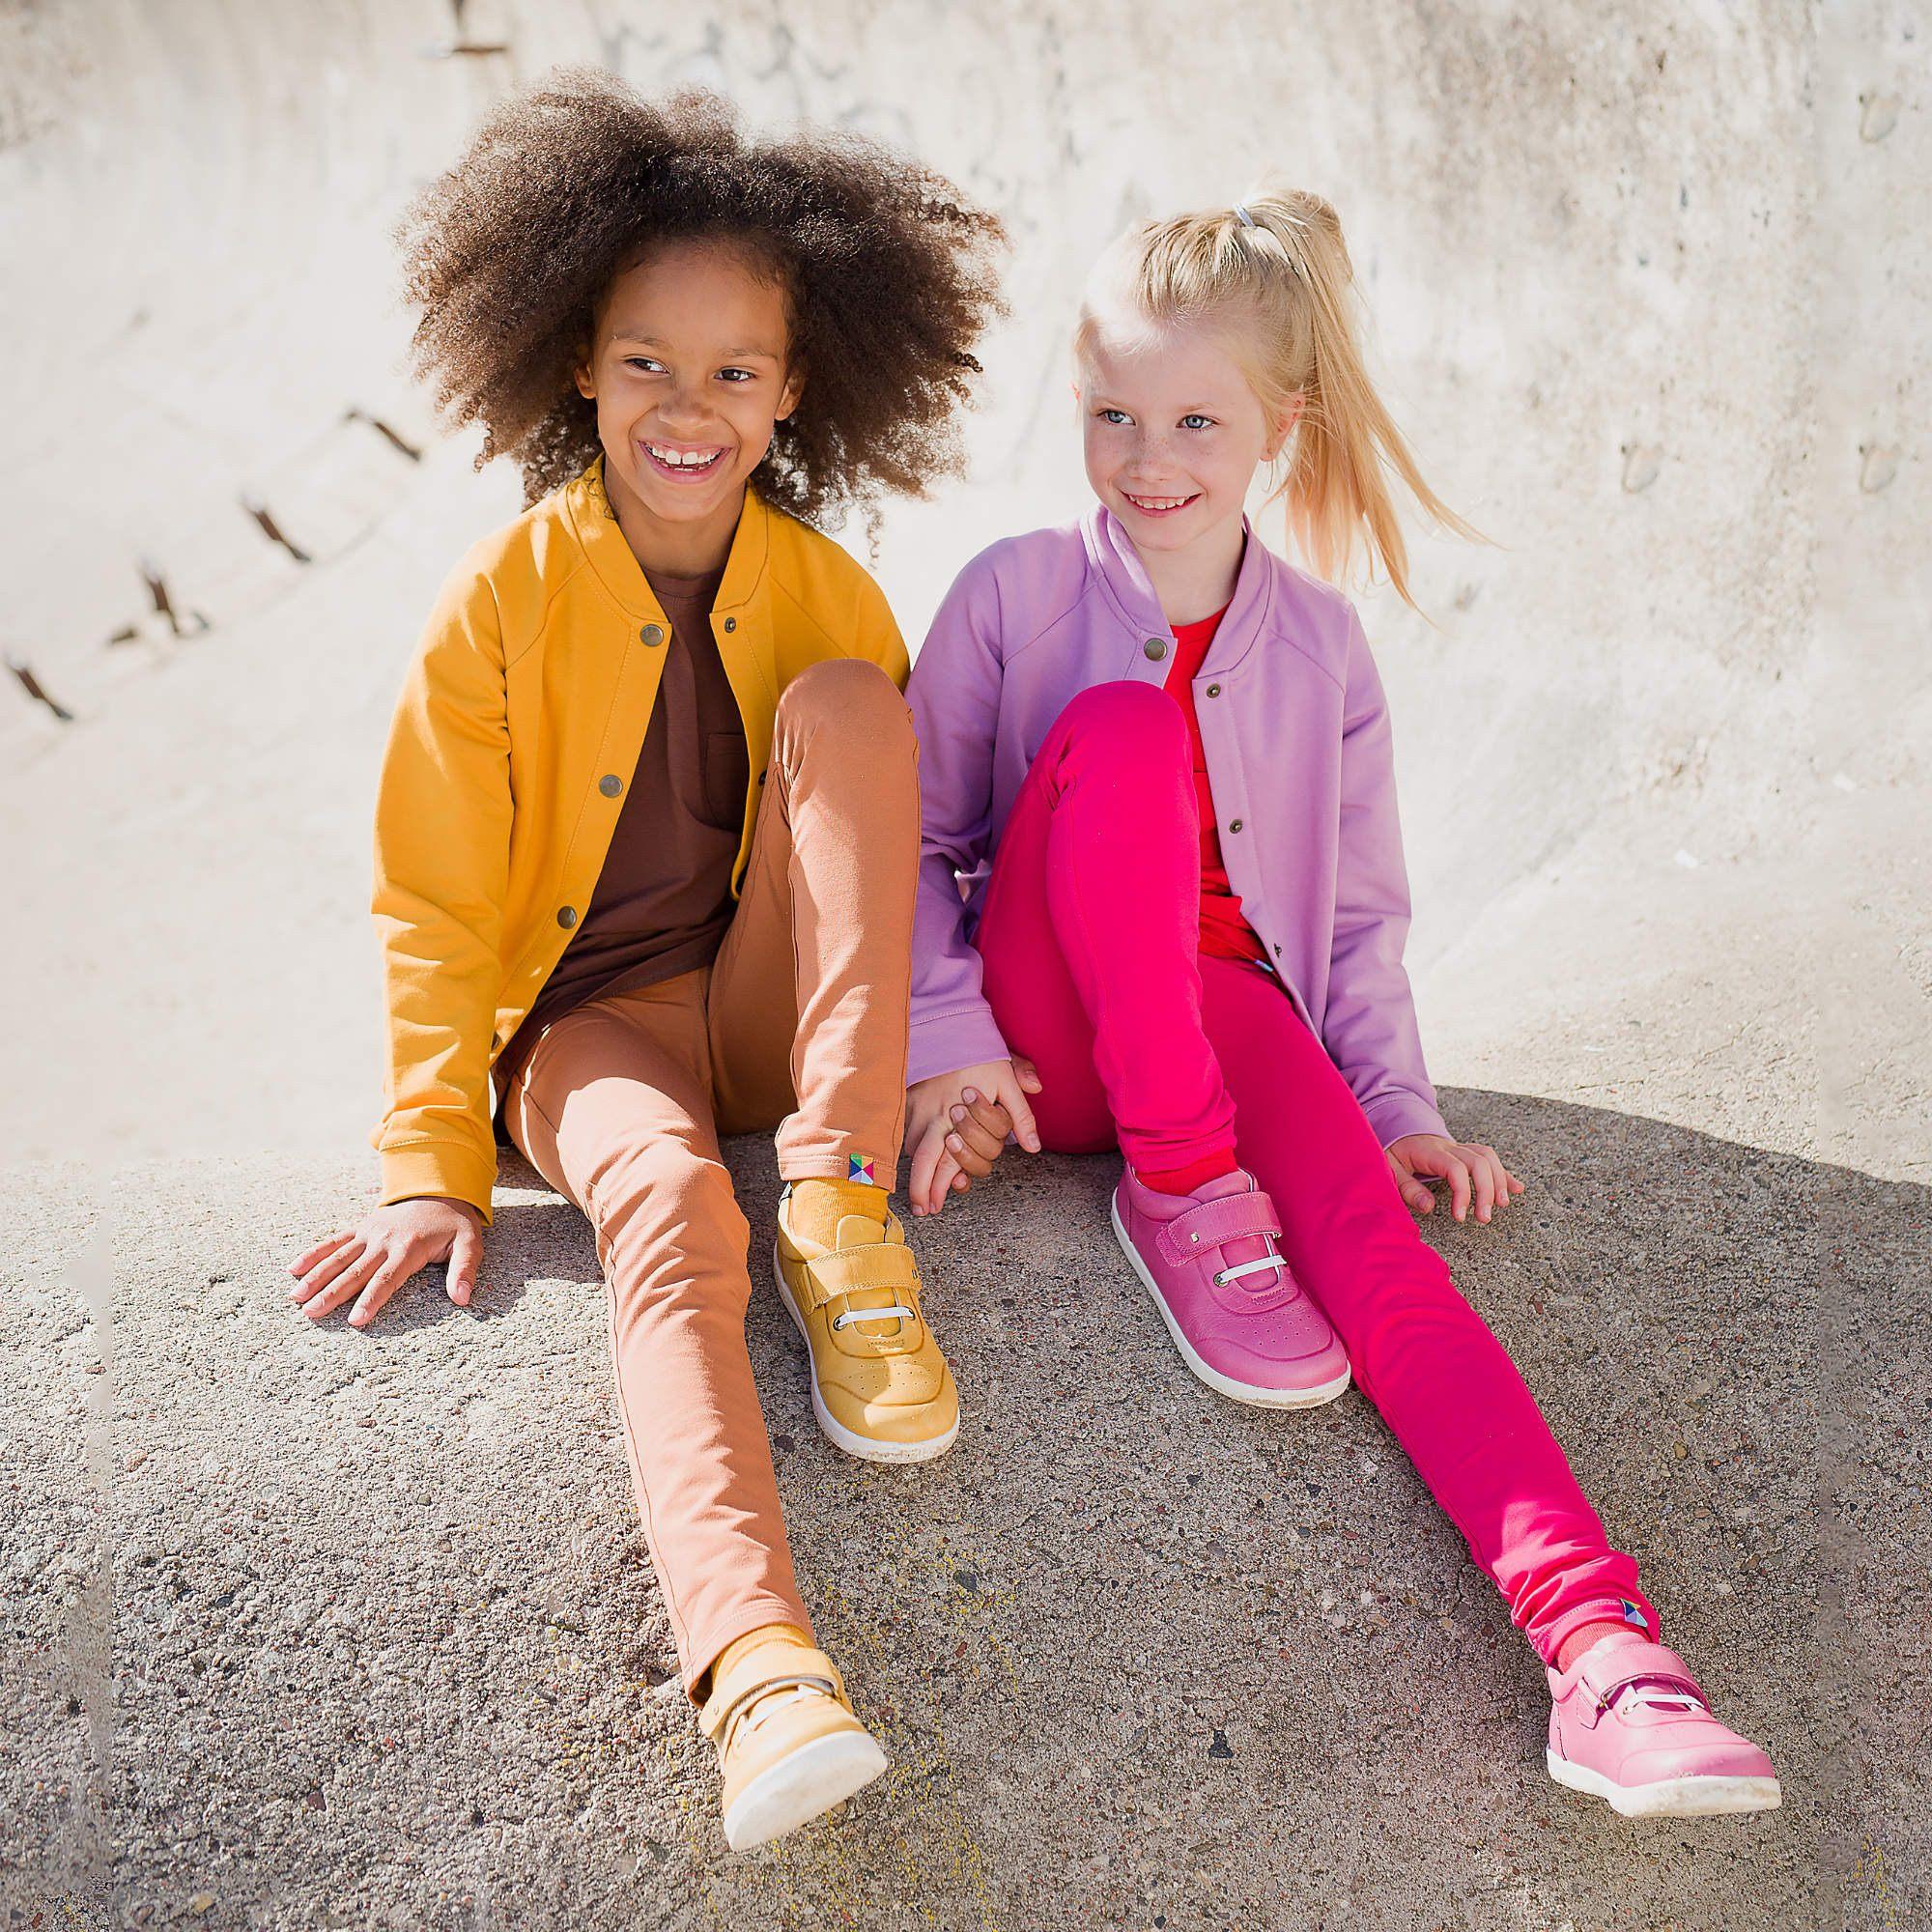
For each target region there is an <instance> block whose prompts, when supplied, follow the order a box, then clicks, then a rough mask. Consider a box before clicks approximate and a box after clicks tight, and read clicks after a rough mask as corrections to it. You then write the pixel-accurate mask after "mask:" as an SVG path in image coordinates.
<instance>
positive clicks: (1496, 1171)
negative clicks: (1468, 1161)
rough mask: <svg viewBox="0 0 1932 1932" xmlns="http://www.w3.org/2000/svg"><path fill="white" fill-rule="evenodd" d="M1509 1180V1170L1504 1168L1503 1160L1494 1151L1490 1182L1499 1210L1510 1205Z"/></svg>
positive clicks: (1491, 1155) (1492, 1152)
mask: <svg viewBox="0 0 1932 1932" xmlns="http://www.w3.org/2000/svg"><path fill="white" fill-rule="evenodd" d="M1509 1179H1510V1178H1509V1170H1508V1169H1507V1168H1505V1167H1504V1166H1503V1164H1502V1162H1501V1160H1499V1159H1498V1158H1497V1156H1496V1153H1495V1151H1494V1150H1493V1149H1492V1150H1491V1152H1490V1182H1491V1186H1492V1191H1493V1194H1494V1197H1495V1204H1496V1207H1497V1208H1498V1209H1500V1208H1507V1207H1508V1206H1509V1205H1510V1188H1509Z"/></svg>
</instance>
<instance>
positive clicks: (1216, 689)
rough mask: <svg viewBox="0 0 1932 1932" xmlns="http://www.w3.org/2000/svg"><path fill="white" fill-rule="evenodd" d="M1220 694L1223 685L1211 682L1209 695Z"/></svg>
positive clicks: (1216, 695) (1215, 695)
mask: <svg viewBox="0 0 1932 1932" xmlns="http://www.w3.org/2000/svg"><path fill="white" fill-rule="evenodd" d="M1220 695H1221V687H1220V686H1219V685H1218V684H1210V685H1209V686H1208V696H1209V697H1219V696H1220Z"/></svg>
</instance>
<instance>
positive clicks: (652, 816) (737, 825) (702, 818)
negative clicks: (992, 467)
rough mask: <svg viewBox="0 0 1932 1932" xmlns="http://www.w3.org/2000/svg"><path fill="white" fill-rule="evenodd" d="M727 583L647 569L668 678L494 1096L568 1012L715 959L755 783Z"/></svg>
mask: <svg viewBox="0 0 1932 1932" xmlns="http://www.w3.org/2000/svg"><path fill="white" fill-rule="evenodd" d="M724 575H725V573H724V570H723V569H722V568H720V569H718V570H715V571H711V572H709V573H708V574H706V575H705V576H702V577H671V576H667V575H665V574H664V573H662V572H658V571H653V572H650V573H649V582H650V586H651V589H652V591H653V593H654V594H655V595H656V597H657V600H658V602H659V603H660V604H662V605H663V606H664V611H665V615H666V616H667V617H668V618H669V619H670V639H669V641H668V643H667V644H666V645H665V646H664V650H665V667H664V681H663V682H662V683H661V684H660V685H659V687H658V695H657V701H656V703H655V704H653V705H652V707H651V722H650V724H649V725H648V726H647V727H646V728H645V731H644V742H643V746H642V749H641V750H640V751H639V753H638V766H637V770H636V771H635V772H634V773H633V774H632V776H631V781H630V786H629V789H628V790H627V791H626V793H625V795H624V803H623V805H622V807H621V808H620V809H619V810H618V813H617V823H616V825H615V827H614V828H613V829H612V831H611V849H610V851H609V852H608V853H607V854H606V855H605V860H604V867H603V869H602V871H600V872H599V873H598V875H597V884H596V887H595V888H594V889H593V891H592V893H591V895H590V903H589V905H588V906H586V907H585V908H584V911H583V916H582V919H581V920H580V921H579V922H578V924H577V928H576V930H575V931H574V932H573V933H572V934H571V936H570V941H569V944H568V945H566V946H565V948H564V950H563V956H562V957H561V958H560V959H559V960H558V961H557V963H556V967H555V970H554V972H553V973H552V974H551V976H550V978H549V979H548V980H545V981H544V983H543V985H542V987H541V988H540V989H539V991H538V993H537V998H536V1004H535V1005H534V1006H533V1007H531V1009H530V1010H529V1011H528V1012H527V1013H526V1015H525V1016H524V1019H523V1022H522V1024H521V1025H519V1027H518V1028H517V1031H516V1033H515V1035H514V1036H513V1037H511V1039H510V1042H509V1044H508V1045H507V1046H505V1047H504V1049H503V1051H502V1054H501V1056H500V1057H499V1058H498V1060H497V1067H496V1080H497V1091H498V1092H499V1093H507V1092H508V1091H509V1086H510V1083H511V1081H512V1080H513V1079H514V1078H515V1076H516V1072H517V1068H518V1065H520V1064H521V1061H522V1059H523V1058H524V1056H525V1055H526V1053H527V1052H528V1050H529V1048H530V1047H531V1046H532V1045H534V1044H535V1041H536V1037H537V1035H538V1034H539V1033H541V1032H542V1030H543V1029H544V1028H545V1027H546V1026H547V1025H549V1023H550V1022H551V1021H552V1020H554V1019H556V1018H558V1017H560V1016H561V1015H562V1014H564V1013H566V1012H568V1011H569V1010H570V1009H572V1008H573V1007H580V1006H582V1005H583V1003H584V1002H585V1001H587V1000H593V999H596V998H598V997H599V996H600V995H602V994H606V993H615V992H621V991H625V990H627V989H629V988H631V987H634V986H648V985H653V984H655V983H656V982H657V981H658V980H668V979H671V978H672V977H673V976H674V975H676V974H679V973H688V972H690V971H691V970H692V968H693V967H695V966H703V965H708V964H709V963H710V961H711V960H712V959H713V958H715V957H716V956H717V952H718V948H719V946H720V944H721V943H722V942H723V940H724V937H725V928H726V927H727V926H728V925H729V924H730V923H731V915H732V912H733V910H734V906H733V902H732V898H731V867H732V865H733V863H734V862H735V861H736V859H737V857H738V840H739V837H740V834H741V833H742V831H743V829H744V823H745V790H746V787H747V785H748V783H749V782H750V779H751V753H750V752H749V750H748V749H747V747H746V744H745V724H744V720H743V718H742V717H741V716H740V715H739V712H738V700H737V698H736V697H734V696H732V693H731V684H730V680H729V679H728V678H727V677H726V676H725V666H724V663H723V661H722V660H721V659H720V658H719V655H718V641H717V639H715V638H714V637H713V636H712V635H711V604H712V600H713V599H714V598H715V597H716V596H717V594H718V585H719V583H720V582H722V581H723V579H724ZM499 1124H500V1122H499Z"/></svg>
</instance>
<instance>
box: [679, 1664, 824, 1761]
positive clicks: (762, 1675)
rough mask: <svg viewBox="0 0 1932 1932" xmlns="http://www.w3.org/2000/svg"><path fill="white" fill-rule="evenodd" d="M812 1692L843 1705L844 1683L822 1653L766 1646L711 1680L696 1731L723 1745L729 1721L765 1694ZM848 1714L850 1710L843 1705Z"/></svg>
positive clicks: (698, 1717) (699, 1714) (698, 1715)
mask: <svg viewBox="0 0 1932 1932" xmlns="http://www.w3.org/2000/svg"><path fill="white" fill-rule="evenodd" d="M807 1688H815V1689H818V1690H828V1691H830V1692H831V1693H832V1695H833V1696H835V1697H836V1698H838V1701H839V1702H840V1703H841V1704H845V1703H846V1698H845V1680H844V1679H843V1678H842V1677H840V1676H839V1674H838V1665H837V1664H835V1663H834V1662H832V1660H831V1659H830V1658H829V1657H827V1656H826V1654H825V1653H824V1652H823V1651H822V1650H813V1649H811V1648H810V1645H807V1644H802V1643H765V1644H760V1645H759V1646H758V1647H757V1649H756V1650H751V1651H747V1652H746V1653H745V1655H744V1656H743V1657H741V1658H739V1659H738V1661H737V1662H735V1663H734V1664H733V1665H732V1666H731V1668H730V1669H729V1670H728V1671H727V1672H726V1673H725V1676H723V1677H722V1678H721V1677H714V1678H713V1680H712V1685H711V1695H710V1696H708V1697H707V1698H706V1699H705V1700H704V1708H703V1710H701V1711H700V1712H699V1713H698V1714H697V1723H698V1728H699V1729H700V1730H702V1731H703V1733H704V1735H705V1736H706V1737H707V1738H709V1739H710V1740H711V1741H712V1742H713V1743H714V1744H720V1745H722V1744H723V1743H724V1741H725V1730H726V1729H727V1727H728V1726H729V1725H730V1722H731V1720H732V1718H733V1717H734V1716H735V1715H736V1714H737V1712H739V1711H740V1710H742V1709H743V1708H744V1706H745V1705H746V1704H748V1703H750V1702H751V1701H752V1700H753V1699H754V1698H757V1697H761V1696H763V1695H764V1693H765V1692H766V1691H767V1690H803V1689H807ZM846 1708H847V1709H848V1710H849V1709H850V1708H851V1706H850V1705H849V1704H846Z"/></svg>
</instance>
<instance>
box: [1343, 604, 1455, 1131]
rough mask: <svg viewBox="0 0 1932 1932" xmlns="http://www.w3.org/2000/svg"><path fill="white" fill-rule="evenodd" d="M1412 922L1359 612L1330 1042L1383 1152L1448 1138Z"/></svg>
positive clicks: (1346, 716)
mask: <svg viewBox="0 0 1932 1932" xmlns="http://www.w3.org/2000/svg"><path fill="white" fill-rule="evenodd" d="M1408 923H1409V899H1408V874H1407V871H1406V867H1404V865H1403V856H1402V830H1401V827H1400V825H1399V824H1398V822H1397V816H1396V797H1395V757H1394V748H1393V743H1392V740H1391V736H1390V731H1389V715H1388V700H1387V698H1386V697H1385V696H1383V693H1382V685H1381V679H1380V677H1379V676H1378V674H1377V671H1376V666H1375V660H1374V659H1373V658H1372V657H1371V656H1370V655H1369V646H1368V640H1367V639H1366V638H1365V637H1364V636H1363V634H1362V626H1361V621H1360V619H1359V618H1357V617H1356V616H1355V615H1354V614H1353V613H1352V612H1350V637H1349V662H1348V672H1347V689H1346V692H1345V695H1344V698H1343V722H1342V825H1341V838H1340V843H1339V847H1338V852H1337V860H1336V879H1335V937H1334V943H1333V947H1332V950H1331V952H1330V954H1329V963H1328V1001H1327V1008H1326V1010H1325V1011H1324V1012H1323V1014H1322V1018H1321V1041H1322V1044H1323V1045H1324V1046H1325V1047H1326V1048H1327V1049H1328V1054H1329V1058H1330V1059H1332V1060H1333V1061H1334V1063H1335V1065H1337V1066H1338V1067H1339V1068H1340V1069H1341V1072H1342V1077H1343V1078H1344V1079H1345V1080H1347V1081H1348V1083H1349V1086H1350V1091H1352V1093H1353V1094H1354V1095H1355V1098H1356V1099H1357V1100H1359V1101H1360V1102H1361V1105H1362V1111H1363V1112H1364V1113H1365V1114H1366V1115H1367V1116H1368V1118H1369V1124H1370V1125H1371V1126H1373V1127H1374V1128H1375V1130H1376V1137H1377V1138H1378V1140H1379V1141H1380V1142H1381V1144H1382V1146H1383V1147H1387V1146H1388V1145H1389V1143H1390V1142H1391V1141H1397V1140H1400V1139H1401V1138H1402V1137H1403V1135H1405V1134H1441V1133H1447V1132H1448V1128H1447V1127H1446V1126H1445V1125H1444V1124H1443V1121H1442V1116H1441V1114H1440V1113H1439V1112H1438V1111H1437V1109H1436V1104H1435V1088H1434V1087H1432V1086H1431V1085H1430V1083H1429V1075H1428V1073H1427V1071H1426V1070H1425V1068H1424V1065H1423V1059H1422V1036H1421V1031H1420V1029H1419V1028H1418V1026H1417V1025H1416V1019H1415V999H1414V995H1413V994H1412V992H1411V991H1410V988H1409V983H1408V974H1407V973H1406V970H1405V969H1404V967H1403V963H1402V953H1403V946H1404V944H1405V942H1406V939H1407V937H1408Z"/></svg>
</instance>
